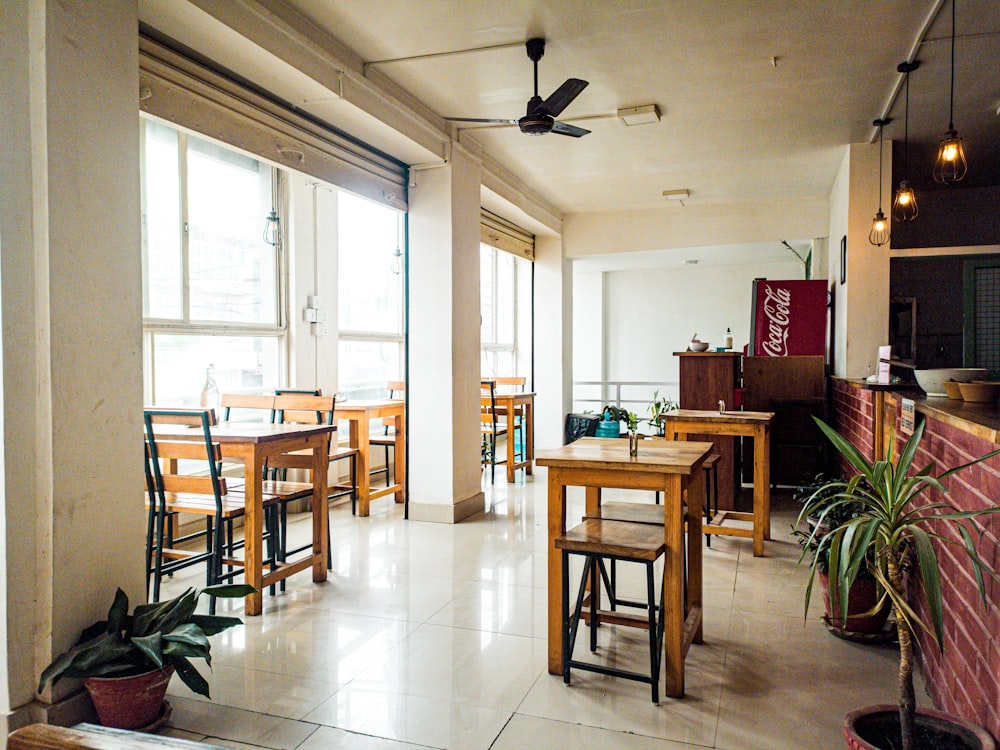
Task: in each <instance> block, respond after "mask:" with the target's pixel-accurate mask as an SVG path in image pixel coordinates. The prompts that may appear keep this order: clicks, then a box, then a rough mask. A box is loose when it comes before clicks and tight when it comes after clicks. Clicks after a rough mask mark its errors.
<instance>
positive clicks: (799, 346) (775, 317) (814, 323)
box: [750, 279, 827, 357]
mask: <svg viewBox="0 0 1000 750" xmlns="http://www.w3.org/2000/svg"><path fill="white" fill-rule="evenodd" d="M826 285H827V281H826V279H814V280H808V281H803V280H801V279H800V280H782V281H773V280H770V279H754V281H753V317H752V318H751V319H750V341H751V351H750V354H751V355H752V356H756V357H787V356H809V355H823V354H825V349H826V309H827V305H826V302H827V288H826Z"/></svg>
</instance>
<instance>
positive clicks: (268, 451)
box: [156, 422, 337, 615]
mask: <svg viewBox="0 0 1000 750" xmlns="http://www.w3.org/2000/svg"><path fill="white" fill-rule="evenodd" d="M336 429H337V428H336V426H334V425H306V424H269V423H264V422H222V423H221V424H218V425H213V426H212V428H211V430H212V440H213V441H214V442H217V443H218V444H219V447H220V448H221V450H222V456H223V458H226V459H236V460H238V461H242V462H243V476H244V483H245V484H244V490H243V492H244V495H245V497H246V515H245V516H244V518H243V536H244V538H245V540H246V541H245V543H244V551H243V555H244V557H243V562H244V570H243V576H244V579H245V580H246V582H247V583H248V584H250V585H251V586H253V587H254V588H255V589H257V591H256V593H253V594H248V595H247V597H246V602H245V612H246V614H247V615H259V614H260V613H261V610H262V608H263V597H262V592H263V590H264V587H266V586H270V585H271V584H273V583H277V582H278V581H280V580H282V579H283V578H288V576H290V575H293V574H295V573H298V572H299V571H301V570H305V569H306V568H310V567H311V568H312V571H313V581H316V582H320V581H325V580H326V539H327V525H328V524H329V522H330V519H329V517H328V515H327V499H326V491H327V488H326V473H327V469H328V464H329V459H328V457H327V453H328V450H329V443H330V435H331V433H333V432H334V430H336ZM156 435H157V437H164V438H169V439H171V440H199V439H202V432H201V430H200V429H198V430H196V429H192V428H189V427H184V426H181V425H157V427H156ZM304 450H311V451H312V459H313V465H312V467H311V469H310V471H311V474H312V478H313V496H312V502H311V505H312V518H313V541H312V554H310V555H309V556H307V557H305V558H303V559H301V560H296V561H295V562H289V563H281V564H279V565H278V566H277V568H276V569H275V570H271V571H268V572H264V569H263V555H262V551H263V550H262V547H263V534H264V509H263V505H262V502H261V496H262V492H261V482H262V481H263V475H264V464H265V463H266V462H267V459H268V458H271V457H273V456H279V455H281V454H282V453H292V452H293V451H304Z"/></svg>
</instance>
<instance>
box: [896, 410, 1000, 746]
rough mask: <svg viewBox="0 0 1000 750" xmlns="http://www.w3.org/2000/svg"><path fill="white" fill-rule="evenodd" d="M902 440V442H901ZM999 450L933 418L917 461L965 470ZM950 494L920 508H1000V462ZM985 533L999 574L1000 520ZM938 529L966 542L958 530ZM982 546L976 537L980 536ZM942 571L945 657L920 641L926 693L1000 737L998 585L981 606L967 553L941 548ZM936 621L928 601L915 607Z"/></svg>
mask: <svg viewBox="0 0 1000 750" xmlns="http://www.w3.org/2000/svg"><path fill="white" fill-rule="evenodd" d="M899 437H901V436H899V435H897V438H899ZM998 447H1000V446H997V445H995V444H993V443H989V442H987V441H985V440H983V439H980V438H977V437H974V436H972V435H970V434H969V433H967V432H965V431H963V430H959V429H956V428H954V427H951V426H949V425H947V424H945V423H943V422H940V421H938V420H936V419H934V418H928V419H927V426H926V427H925V428H924V438H923V440H922V441H921V443H920V449H919V450H918V451H917V455H916V457H915V459H914V466H915V467H916V468H921V467H923V466H925V465H927V464H928V463H930V462H931V461H936V462H937V465H938V467H939V470H938V471H936V472H935V474H937V473H940V471H941V470H945V469H949V468H952V467H954V466H959V465H961V464H964V463H967V462H968V461H970V460H972V459H973V458H977V457H978V456H981V455H983V454H985V453H989V452H990V451H992V450H996V449H997V448H998ZM944 484H945V486H946V487H947V488H948V493H947V494H943V493H940V492H937V491H936V490H929V491H927V492H926V493H925V495H924V496H922V497H921V502H924V503H931V502H942V501H948V502H950V503H951V504H952V505H953V506H954V507H955V508H957V509H958V510H979V509H982V508H989V507H995V506H996V505H998V504H1000V456H997V457H995V458H991V459H989V460H988V461H985V462H983V463H980V464H976V465H975V466H972V467H970V468H968V469H966V470H964V471H962V472H959V473H958V474H955V475H953V476H951V477H949V478H948V479H946V480H944ZM980 524H981V526H982V527H983V528H984V529H985V533H984V535H983V537H982V539H981V540H979V541H978V542H977V545H976V548H977V552H978V554H979V556H980V558H982V559H983V560H984V561H985V562H987V563H989V564H990V565H992V566H993V568H994V569H995V570H1000V513H998V514H997V515H994V516H987V517H986V518H984V519H982V520H981V521H980ZM934 526H935V528H934V529H933V530H934V531H935V532H936V533H940V534H942V535H943V536H946V537H948V538H951V539H956V540H960V537H959V535H958V533H957V531H955V528H954V524H948V525H946V524H945V523H937V524H934ZM973 536H974V538H977V539H978V535H976V534H974V535H973ZM935 547H936V550H937V554H938V561H939V564H940V567H941V588H942V593H943V600H944V640H945V643H944V653H943V654H942V653H941V650H940V649H939V648H938V646H937V644H936V643H935V641H934V639H933V637H931V636H930V635H928V634H927V633H923V632H921V633H919V634H918V642H919V644H920V661H921V665H922V671H923V675H924V680H925V682H926V684H927V690H928V692H929V693H930V695H931V697H932V698H933V700H934V702H935V703H936V704H937V706H938V707H939V708H941V709H942V710H944V711H948V712H951V713H955V714H958V715H959V716H962V717H964V718H966V719H968V720H969V721H972V722H975V723H976V724H979V725H980V726H982V727H985V728H986V730H987V731H989V732H990V734H992V735H993V736H994V737H1000V582H997V581H993V580H991V579H989V578H986V595H987V600H986V604H983V602H982V599H981V598H980V596H979V590H978V588H977V586H976V580H975V578H974V577H973V573H972V569H971V568H970V566H969V562H968V558H967V555H966V554H965V552H964V550H963V549H962V548H959V547H955V546H953V545H949V544H945V543H943V542H935ZM913 604H914V605H915V606H916V607H917V611H918V612H919V613H920V616H921V617H922V618H923V619H924V620H925V621H926V622H930V620H929V618H928V616H927V606H926V603H925V602H924V601H923V600H920V601H914V602H913Z"/></svg>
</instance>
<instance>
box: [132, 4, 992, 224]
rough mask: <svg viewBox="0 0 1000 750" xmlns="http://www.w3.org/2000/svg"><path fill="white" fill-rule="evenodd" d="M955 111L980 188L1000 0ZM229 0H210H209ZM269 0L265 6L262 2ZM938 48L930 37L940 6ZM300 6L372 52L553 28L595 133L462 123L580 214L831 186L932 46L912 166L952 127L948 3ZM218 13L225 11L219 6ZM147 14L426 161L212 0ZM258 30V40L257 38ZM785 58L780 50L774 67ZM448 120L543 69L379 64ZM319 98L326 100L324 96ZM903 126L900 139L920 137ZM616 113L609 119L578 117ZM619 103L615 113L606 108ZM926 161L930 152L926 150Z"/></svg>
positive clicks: (519, 63)
mask: <svg viewBox="0 0 1000 750" xmlns="http://www.w3.org/2000/svg"><path fill="white" fill-rule="evenodd" d="M957 1H958V5H957V12H958V24H957V26H958V36H959V39H958V43H957V46H956V72H955V82H956V102H955V125H956V128H957V129H958V131H959V134H960V135H962V136H963V137H964V138H965V140H966V148H967V151H968V153H969V158H970V176H969V183H970V184H992V185H995V184H1000V176H998V171H1000V118H998V116H997V108H998V106H1000V78H998V77H997V75H996V71H997V70H998V69H1000V2H998V0H957ZM193 2H194V3H195V4H197V5H201V6H203V7H210V6H212V5H213V3H211V2H208V1H207V0H193ZM251 4H253V3H251ZM942 4H943V10H942V12H941V13H940V14H938V15H937V18H936V20H935V21H934V22H933V23H932V24H931V25H930V27H929V28H928V29H926V38H925V42H924V44H922V45H921V46H915V44H916V43H917V41H918V40H919V38H920V35H921V31H922V30H924V27H925V25H926V23H927V21H928V19H930V18H932V17H934V15H935V13H936V12H937V11H938V10H939V9H940V8H941V7H942ZM262 5H264V6H265V7H268V8H273V9H275V11H276V12H280V11H281V8H282V7H286V8H287V7H293V8H295V9H297V10H298V12H299V13H301V14H302V15H304V16H305V17H307V18H308V19H309V20H310V21H311V22H312V23H313V24H315V26H316V27H317V28H319V29H320V30H322V31H323V32H325V33H326V34H328V35H330V36H331V37H333V38H335V39H336V40H337V41H339V42H340V43H342V44H343V45H344V46H346V47H348V48H349V49H350V50H351V51H352V52H353V53H355V54H356V55H357V57H358V58H359V59H360V60H362V61H364V62H366V63H371V62H372V61H379V60H386V59H393V58H399V57H407V56H412V55H423V54H427V53H440V52H449V51H455V50H463V49H469V48H474V47H482V46H488V45H498V44H505V43H511V42H516V43H520V42H523V41H524V40H526V39H527V38H529V37H532V36H542V37H544V38H545V39H546V51H545V56H544V58H543V59H542V60H541V62H540V64H539V88H540V94H541V95H542V97H543V98H544V97H545V96H547V95H548V94H549V93H551V91H552V90H554V89H555V88H556V87H557V86H558V85H559V84H560V83H562V81H563V80H564V79H566V78H568V77H577V78H583V79H585V80H588V81H589V82H590V85H589V86H588V87H587V88H586V89H585V90H584V91H583V93H582V94H580V96H579V97H578V98H577V99H576V101H574V102H573V103H572V104H571V105H570V107H569V108H568V109H567V110H566V111H565V112H564V113H563V117H562V118H561V119H565V120H568V121H570V122H576V123H577V124H579V125H581V126H582V127H586V128H588V129H590V130H592V131H593V132H592V133H591V134H590V135H587V136H585V137H583V138H580V139H575V138H567V137H561V136H557V135H552V134H550V135H546V136H543V137H530V136H527V135H524V134H522V133H520V132H519V131H518V130H517V129H516V128H511V127H502V128H497V127H493V128H480V129H465V130H462V131H461V139H462V140H463V141H467V139H469V138H473V139H474V140H475V142H476V143H478V144H479V145H481V146H482V148H483V149H484V150H485V151H486V152H487V153H489V154H490V155H491V156H493V157H494V158H495V159H496V160H497V161H498V162H499V163H500V164H502V165H504V166H505V167H506V168H507V169H509V170H510V171H511V172H512V173H513V174H514V175H515V176H516V177H517V178H518V179H520V180H521V181H522V182H523V183H524V184H525V185H527V186H528V187H529V188H531V189H533V190H534V191H536V192H537V193H538V194H540V195H541V196H542V197H543V198H545V199H546V200H548V201H549V202H550V203H551V204H553V205H554V206H556V207H558V209H559V210H561V211H562V212H564V213H567V214H570V213H580V212H589V211H597V210H602V211H606V210H615V209H635V208H644V207H651V206H659V205H663V203H664V202H665V199H663V198H662V197H661V192H662V191H663V190H667V189H676V188H686V189H688V190H689V191H690V199H689V204H690V205H698V204H710V203H725V204H738V203H741V202H746V201H753V200H760V199H773V200H779V201H780V200H782V199H786V198H816V199H823V200H825V199H827V198H828V196H829V193H830V189H831V187H832V184H833V180H834V177H835V174H836V171H837V169H838V167H839V165H840V162H841V160H842V158H843V154H844V147H845V146H846V144H849V143H854V142H861V141H867V140H870V138H871V137H872V133H873V128H872V125H871V121H872V119H873V118H875V117H878V116H880V115H881V114H882V113H883V112H884V111H885V110H886V107H887V106H888V104H889V103H890V102H891V101H893V94H894V92H895V91H896V90H897V87H898V84H899V81H900V77H899V74H898V73H897V72H896V66H897V64H898V63H900V62H902V61H904V60H906V59H907V58H908V57H910V55H911V51H913V50H915V57H916V58H917V59H919V60H921V61H922V63H923V65H922V67H921V68H920V69H919V70H918V71H916V72H915V73H913V74H912V76H911V99H910V117H911V120H910V138H911V148H910V170H909V171H910V177H911V182H917V183H918V184H919V183H920V182H921V181H922V179H923V173H924V172H926V173H927V174H929V172H930V163H929V161H928V159H929V158H930V156H929V155H928V154H922V153H921V148H920V146H919V145H918V144H916V143H914V141H923V142H925V143H926V144H928V146H927V148H928V149H929V148H932V147H933V144H936V142H937V140H938V139H939V138H940V137H941V136H942V135H943V132H944V130H945V129H946V126H947V116H948V112H947V83H948V59H949V52H950V44H949V33H950V18H951V16H950V8H951V5H950V2H949V1H948V0H837V1H836V2H830V1H829V0H799V1H798V2H788V1H787V0H754V1H753V2H747V1H746V0H684V1H683V2H681V1H679V0H663V1H660V2H652V1H650V0H614V1H608V2H594V1H593V0H506V1H505V2H503V3H496V2H486V0H467V1H462V2H459V1H457V0H456V1H454V2H448V1H445V0H439V1H437V2H428V1H427V0H367V1H366V2H363V3H362V2H357V0H271V1H270V2H268V3H265V4H262ZM216 15H218V14H216ZM140 18H141V19H142V21H143V22H144V23H147V24H149V25H150V26H152V27H154V28H156V29H157V30H158V31H160V32H162V33H163V34H165V35H167V36H168V37H172V38H175V39H177V40H179V41H180V42H181V43H183V44H185V45H187V46H190V47H192V48H194V49H195V50H197V51H198V52H200V53H201V54H203V55H205V56H206V57H208V58H210V59H213V60H215V61H217V62H218V63H219V64H220V65H224V66H227V67H230V68H231V69H233V70H236V71H237V72H239V73H240V75H242V76H244V77H245V78H248V79H250V80H252V81H253V82H254V83H256V84H258V85H259V86H261V87H262V88H264V89H267V90H270V91H272V92H273V93H275V94H276V95H278V96H281V97H283V98H286V99H288V100H289V101H294V102H296V103H297V104H298V105H299V106H300V107H301V108H302V109H304V110H306V111H309V112H311V113H312V114H314V115H315V116H317V117H319V118H321V119H325V120H326V121H327V122H330V123H331V124H333V125H335V126H337V127H339V128H341V129H343V130H345V131H347V132H349V133H351V134H352V135H355V136H356V137H358V138H360V139H362V140H366V141H368V142H371V143H373V144H374V145H376V146H377V147H379V148H382V149H383V150H386V151H387V152H389V153H393V154H394V155H396V156H397V157H399V158H401V159H403V160H404V161H408V162H411V163H412V162H413V161H414V160H419V159H422V158H425V157H424V155H423V154H422V153H420V150H419V149H417V150H414V149H413V148H412V146H411V147H410V148H409V150H408V151H407V150H406V149H404V147H402V146H396V145H394V144H395V142H394V141H393V139H392V137H391V134H389V133H386V132H383V131H382V130H380V129H379V128H378V127H375V128H372V127H371V126H370V123H368V124H367V125H366V124H365V122H364V120H358V119H353V120H352V119H351V117H350V116H349V113H348V112H346V111H345V110H346V108H345V107H342V108H341V109H339V110H338V108H337V105H336V103H331V102H329V101H325V102H324V101H320V100H316V99H315V97H316V96H317V94H316V93H315V92H310V91H309V85H308V84H307V83H304V82H303V81H301V80H296V75H295V73H294V71H293V70H292V69H289V70H283V69H282V68H281V67H280V66H273V65H269V64H264V63H263V62H258V63H256V64H251V62H250V61H249V59H248V55H249V54H250V51H249V50H247V49H244V50H242V51H240V50H239V46H240V45H239V43H238V41H237V40H235V39H232V38H229V35H226V34H219V33H217V28H216V27H217V26H218V24H217V23H215V22H213V21H212V19H211V17H209V16H208V15H207V14H206V13H203V12H202V11H200V10H198V9H197V8H195V7H194V5H192V4H189V3H187V2H177V0H140ZM244 46H245V45H244ZM772 57H773V58H774V63H773V64H772ZM367 67H368V69H369V70H372V69H374V70H377V71H378V73H380V74H382V75H384V76H386V77H388V78H390V79H391V80H392V81H394V82H395V83H397V84H399V85H400V86H401V87H402V88H404V89H405V90H406V91H408V92H409V93H410V94H412V95H413V97H415V98H416V99H417V100H419V101H420V102H422V103H423V104H424V105H426V106H427V108H429V109H430V110H431V111H432V112H433V113H436V114H437V115H440V116H458V117H500V118H516V117H519V116H521V115H522V114H523V113H524V106H525V103H526V101H527V99H528V97H529V96H530V95H531V93H532V70H531V62H530V61H529V60H528V58H527V56H526V54H525V51H524V48H523V47H522V46H516V47H513V48H504V49H496V50H488V51H478V52H469V53H465V54H457V55H449V56H443V57H431V58H426V59H420V60H413V61H404V62H390V63H379V64H375V65H369V66H367ZM310 96H313V97H314V100H313V101H310ZM643 104H656V105H657V106H658V108H659V110H660V112H661V114H662V119H661V121H660V122H659V123H657V124H652V125H643V126H638V127H631V128H626V127H624V126H623V125H622V124H621V123H620V122H619V121H618V120H617V119H615V118H613V117H608V115H613V114H614V112H615V110H617V109H618V108H622V107H631V106H638V105H643ZM891 114H892V116H894V117H897V118H898V122H896V123H893V125H891V126H889V127H887V128H886V132H885V136H886V138H900V139H901V138H902V98H901V97H899V98H897V99H896V100H895V105H894V106H893V108H892V110H891ZM593 116H598V119H577V118H588V117H593ZM601 116H603V118H602V117H601ZM923 162H927V163H926V164H925V163H923Z"/></svg>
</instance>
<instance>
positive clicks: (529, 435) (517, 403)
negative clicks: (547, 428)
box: [479, 393, 535, 482]
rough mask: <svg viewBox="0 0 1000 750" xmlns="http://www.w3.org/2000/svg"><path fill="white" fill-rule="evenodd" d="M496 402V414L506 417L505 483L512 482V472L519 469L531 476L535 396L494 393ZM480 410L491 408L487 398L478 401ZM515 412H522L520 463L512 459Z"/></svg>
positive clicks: (533, 455) (533, 454)
mask: <svg viewBox="0 0 1000 750" xmlns="http://www.w3.org/2000/svg"><path fill="white" fill-rule="evenodd" d="M493 400H494V401H495V402H496V407H497V414H506V415H507V461H506V464H507V481H508V482H513V481H514V472H515V471H517V470H518V469H520V468H523V469H524V472H525V473H526V474H531V469H532V465H533V464H532V461H533V460H534V458H535V439H534V432H535V417H534V412H535V394H534V393H496V394H494V396H493ZM479 405H480V408H482V407H487V408H489V407H490V406H492V404H490V397H489V396H482V397H481V398H480V400H479ZM516 410H520V411H521V412H523V414H524V416H523V417H521V419H522V420H523V421H522V422H521V429H522V430H523V432H522V434H523V435H524V446H523V448H524V453H523V455H522V460H521V461H516V460H515V458H514V430H513V426H514V414H515V411H516Z"/></svg>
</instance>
